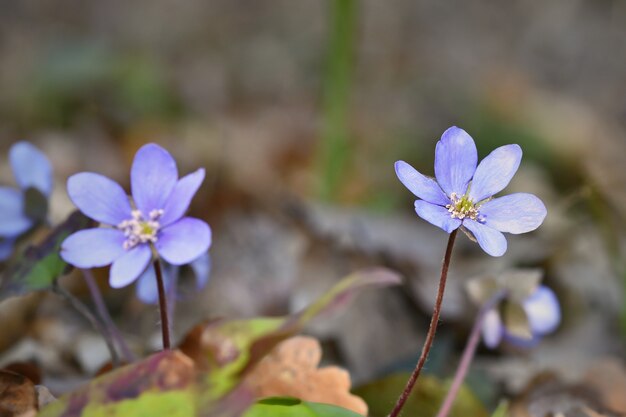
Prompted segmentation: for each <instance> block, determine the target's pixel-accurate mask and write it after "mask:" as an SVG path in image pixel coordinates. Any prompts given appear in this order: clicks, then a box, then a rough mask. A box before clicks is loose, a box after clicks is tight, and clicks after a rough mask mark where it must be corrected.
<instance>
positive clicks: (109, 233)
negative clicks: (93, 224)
mask: <svg viewBox="0 0 626 417" xmlns="http://www.w3.org/2000/svg"><path fill="white" fill-rule="evenodd" d="M124 240H126V237H125V236H124V233H122V232H121V231H119V230H116V229H101V228H97V229H87V230H81V231H79V232H76V233H74V234H72V235H70V236H69V237H68V238H67V239H65V240H64V241H63V243H62V244H61V258H63V260H65V262H67V263H69V264H72V265H74V266H75V267H78V268H95V267H100V266H105V265H109V264H110V263H112V262H113V261H115V260H116V259H117V258H119V257H120V256H122V255H124V253H125V250H124V247H123V245H124Z"/></svg>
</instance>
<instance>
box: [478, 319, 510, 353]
mask: <svg viewBox="0 0 626 417" xmlns="http://www.w3.org/2000/svg"><path fill="white" fill-rule="evenodd" d="M481 332H482V335H483V341H484V342H485V345H486V346H487V347H488V348H490V349H494V348H496V347H497V346H498V345H499V344H500V341H501V340H502V334H503V333H504V326H503V325H502V320H501V319H500V314H498V312H497V311H496V309H491V310H489V311H488V312H487V313H486V314H485V316H484V317H483V324H482V327H481Z"/></svg>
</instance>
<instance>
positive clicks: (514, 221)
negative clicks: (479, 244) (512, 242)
mask: <svg viewBox="0 0 626 417" xmlns="http://www.w3.org/2000/svg"><path fill="white" fill-rule="evenodd" d="M478 211H479V213H480V216H481V219H483V220H484V222H485V225H487V226H489V227H492V228H494V229H496V230H499V231H501V232H505V233H513V234H516V235H517V234H520V233H526V232H530V231H532V230H535V229H536V228H538V227H539V226H540V225H541V223H543V220H544V219H545V218H546V214H547V211H546V206H545V205H544V204H543V202H542V201H541V200H540V199H539V198H537V197H536V196H534V195H532V194H528V193H515V194H509V195H505V196H504V197H498V198H494V199H493V200H491V201H488V202H486V203H485V204H483V205H481V206H480V207H479V209H478Z"/></svg>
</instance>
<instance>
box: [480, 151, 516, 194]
mask: <svg viewBox="0 0 626 417" xmlns="http://www.w3.org/2000/svg"><path fill="white" fill-rule="evenodd" d="M521 160H522V148H520V147H519V145H505V146H500V147H499V148H496V149H494V150H493V152H491V153H490V154H489V155H487V156H486V157H485V159H483V160H482V161H480V164H478V168H476V173H475V174H474V178H473V179H472V186H471V187H470V192H469V197H470V199H471V200H472V201H474V202H479V201H482V200H484V199H485V198H488V197H491V196H492V195H495V194H497V193H499V192H500V191H502V190H504V188H505V187H506V186H507V185H509V182H510V181H511V178H513V175H515V173H516V172H517V168H519V164H520V161H521Z"/></svg>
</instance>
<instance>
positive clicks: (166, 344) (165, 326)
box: [154, 258, 171, 350]
mask: <svg viewBox="0 0 626 417" xmlns="http://www.w3.org/2000/svg"><path fill="white" fill-rule="evenodd" d="M154 271H155V272H156V280H157V288H158V290H159V310H160V311H161V332H162V334H163V350H169V349H170V348H171V345H170V323H169V319H168V316H167V299H166V297H165V283H164V282H163V271H162V270H161V262H160V261H159V258H156V259H155V260H154Z"/></svg>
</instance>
